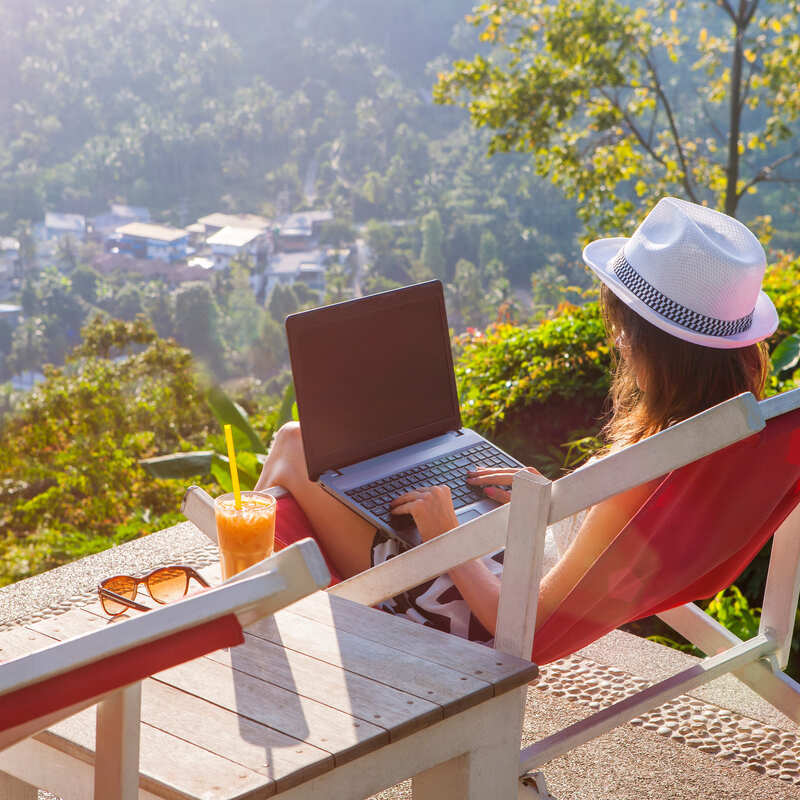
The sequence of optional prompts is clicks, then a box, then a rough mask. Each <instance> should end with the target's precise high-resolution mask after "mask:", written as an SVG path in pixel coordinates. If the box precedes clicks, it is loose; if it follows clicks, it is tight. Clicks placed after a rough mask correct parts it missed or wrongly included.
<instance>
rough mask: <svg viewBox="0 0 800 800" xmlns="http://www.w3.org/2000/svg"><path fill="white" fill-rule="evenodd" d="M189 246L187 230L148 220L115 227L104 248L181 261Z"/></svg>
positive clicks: (138, 255)
mask: <svg viewBox="0 0 800 800" xmlns="http://www.w3.org/2000/svg"><path fill="white" fill-rule="evenodd" d="M188 246H189V232H188V231H186V230H184V229H183V228H170V227H168V226H166V225H154V224H152V223H149V222H131V223H129V224H127V225H123V226H122V227H120V228H117V231H116V233H115V234H114V235H113V236H111V237H109V238H108V239H107V240H106V250H108V251H110V252H112V253H113V252H119V253H128V254H130V255H132V256H135V257H136V258H158V259H161V260H163V261H182V260H184V259H185V258H186V249H187V247H188Z"/></svg>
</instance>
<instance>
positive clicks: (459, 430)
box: [456, 428, 464, 436]
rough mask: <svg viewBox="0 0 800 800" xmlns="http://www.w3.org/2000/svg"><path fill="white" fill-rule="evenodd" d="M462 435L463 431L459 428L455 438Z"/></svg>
mask: <svg viewBox="0 0 800 800" xmlns="http://www.w3.org/2000/svg"><path fill="white" fill-rule="evenodd" d="M463 435H464V429H463V428H459V429H458V430H457V431H456V436H463Z"/></svg>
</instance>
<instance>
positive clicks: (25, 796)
mask: <svg viewBox="0 0 800 800" xmlns="http://www.w3.org/2000/svg"><path fill="white" fill-rule="evenodd" d="M0 797H2V798H3V800H37V798H38V797H39V790H38V789H37V788H36V787H35V786H31V785H30V784H29V783H24V782H23V781H21V780H19V779H18V778H15V777H13V776H12V775H8V774H7V773H5V772H0Z"/></svg>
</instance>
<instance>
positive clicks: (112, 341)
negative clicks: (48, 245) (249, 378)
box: [0, 316, 212, 584]
mask: <svg viewBox="0 0 800 800" xmlns="http://www.w3.org/2000/svg"><path fill="white" fill-rule="evenodd" d="M121 354H124V355H127V356H128V357H127V358H126V359H125V360H116V359H115V358H114V357H115V356H117V355H121ZM211 422H212V415H211V412H210V410H209V409H208V407H207V405H206V403H205V401H204V399H203V394H202V391H201V390H200V388H199V386H198V384H197V381H196V378H195V374H194V369H193V362H192V358H191V354H190V353H189V352H188V351H187V350H185V349H183V348H181V347H178V346H177V345H175V344H174V343H168V342H165V341H163V340H161V339H158V337H157V336H156V335H155V332H154V331H153V330H152V328H151V327H149V326H148V325H147V324H146V323H145V322H143V321H142V320H138V321H136V322H120V321H119V320H105V319H103V318H101V317H99V316H98V317H95V318H94V319H93V320H92V322H90V323H89V324H88V325H87V326H86V327H85V328H84V329H83V345H82V346H81V347H80V348H79V349H77V350H76V351H75V352H74V353H73V354H72V355H71V356H70V357H69V358H68V361H67V368H65V369H63V370H60V369H53V368H47V369H46V379H45V381H44V382H43V383H41V384H39V385H38V386H37V389H36V391H35V392H30V393H28V394H27V395H26V396H25V397H24V398H23V400H22V402H21V405H20V407H19V409H18V410H17V411H16V412H14V413H13V414H12V415H10V416H8V417H6V418H5V419H3V421H2V423H1V424H0V450H2V452H3V453H4V458H3V459H2V460H0V529H1V530H2V534H0V584H5V583H8V582H9V581H10V580H15V579H18V578H23V577H26V576H27V575H30V574H33V573H35V572H40V571H42V570H45V569H49V568H50V567H54V566H57V565H58V564H62V563H64V562H66V561H70V560H72V559H74V558H78V557H80V556H83V555H86V554H87V553H91V552H96V551H98V550H102V549H105V548H106V547H110V546H111V545H112V544H115V543H120V542H122V541H125V540H127V539H130V538H134V537H136V536H138V535H140V534H141V533H145V532H148V531H152V530H159V529H160V528H163V527H166V526H167V525H169V524H172V523H173V522H177V521H178V519H179V515H178V514H177V508H178V506H179V504H180V496H181V494H182V492H183V490H184V488H185V486H184V484H183V482H180V483H178V482H174V483H172V484H169V483H166V482H164V481H153V480H152V479H151V478H150V477H148V476H147V475H146V474H145V473H144V471H143V470H141V469H140V468H139V466H138V464H137V461H138V459H139V458H146V457H148V456H152V455H155V454H156V453H157V452H159V451H160V450H189V449H193V448H194V447H197V446H199V445H202V444H203V443H204V442H205V439H206V436H207V434H208V430H209V426H210V424H211Z"/></svg>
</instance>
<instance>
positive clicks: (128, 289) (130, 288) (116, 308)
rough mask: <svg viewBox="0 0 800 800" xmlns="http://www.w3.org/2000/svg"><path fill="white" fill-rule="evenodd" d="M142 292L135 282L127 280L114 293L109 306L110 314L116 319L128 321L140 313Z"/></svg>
mask: <svg viewBox="0 0 800 800" xmlns="http://www.w3.org/2000/svg"><path fill="white" fill-rule="evenodd" d="M142 310H143V309H142V292H141V290H140V288H139V287H138V286H137V285H136V284H135V283H131V282H130V281H127V282H126V283H124V284H123V285H122V286H121V287H120V289H119V291H118V292H116V293H115V295H114V300H113V302H112V306H111V312H112V314H113V315H114V316H115V317H117V318H118V319H124V320H127V321H128V322H130V321H131V320H134V319H136V316H137V315H138V314H141V313H142Z"/></svg>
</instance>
